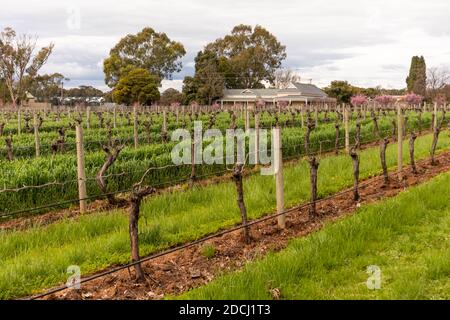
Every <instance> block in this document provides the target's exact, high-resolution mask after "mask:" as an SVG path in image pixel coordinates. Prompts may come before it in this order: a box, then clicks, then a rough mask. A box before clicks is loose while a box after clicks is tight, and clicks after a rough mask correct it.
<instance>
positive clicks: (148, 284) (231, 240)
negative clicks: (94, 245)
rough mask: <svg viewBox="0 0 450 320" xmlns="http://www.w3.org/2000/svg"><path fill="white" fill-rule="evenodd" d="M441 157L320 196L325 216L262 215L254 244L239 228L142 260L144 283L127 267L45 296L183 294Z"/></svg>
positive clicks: (428, 168) (304, 210)
mask: <svg viewBox="0 0 450 320" xmlns="http://www.w3.org/2000/svg"><path fill="white" fill-rule="evenodd" d="M437 158H438V164H437V165H435V166H432V165H431V164H430V161H429V160H424V161H419V162H417V164H416V165H417V168H418V170H419V173H418V174H417V175H414V174H413V173H412V170H411V168H410V167H406V168H404V170H403V175H404V180H403V181H401V182H400V181H398V180H397V178H396V176H397V175H396V174H391V175H390V183H389V184H388V185H384V183H383V179H382V177H380V176H377V177H374V178H371V179H367V180H366V181H364V182H362V183H361V187H360V190H359V191H360V195H361V199H360V201H358V202H355V201H354V200H353V194H352V192H351V189H348V191H349V192H339V193H337V194H336V195H335V196H334V197H328V198H325V199H322V200H320V201H318V202H317V210H318V212H319V214H320V216H319V217H318V218H316V219H314V220H310V219H309V218H308V207H307V206H300V207H298V208H296V209H295V210H293V211H291V212H289V214H287V216H286V229H282V230H281V229H279V228H278V226H277V219H276V217H273V218H270V219H267V218H262V220H261V223H257V224H255V225H253V226H252V227H251V236H252V241H251V243H250V244H245V243H244V242H243V241H242V237H241V235H242V231H241V230H237V231H233V232H230V233H228V234H225V235H221V236H218V237H216V238H213V239H210V240H208V241H206V242H204V243H202V244H196V245H193V246H191V247H189V248H186V249H183V250H180V251H176V252H173V253H170V254H167V255H163V256H159V257H157V258H155V259H152V260H150V261H147V262H145V263H143V264H142V267H143V270H144V272H145V274H146V281H145V282H143V283H136V282H135V280H134V271H133V269H132V268H131V269H124V270H121V271H118V272H115V273H113V274H110V275H107V276H104V277H101V278H98V279H95V280H93V281H89V282H86V283H83V284H82V288H81V289H80V290H72V289H66V290H64V291H61V292H58V293H55V294H52V295H49V296H47V297H46V298H45V299H162V298H164V297H165V296H166V295H179V294H181V293H183V292H186V291H188V290H190V289H192V288H195V287H199V286H202V285H204V284H206V283H208V282H210V281H211V280H213V279H214V278H216V277H217V276H219V275H222V274H224V273H228V272H231V271H235V270H238V269H240V268H242V267H243V266H244V265H245V264H246V263H248V262H249V261H254V260H256V259H259V258H262V257H263V256H264V255H266V254H267V253H268V252H270V251H273V252H276V251H280V250H281V249H283V248H285V247H286V246H287V244H288V242H289V240H291V239H293V238H298V237H302V236H305V235H307V234H309V233H311V232H314V231H316V230H319V229H320V228H321V227H322V226H323V225H324V223H325V222H328V221H334V220H337V219H341V218H343V217H345V216H347V215H349V214H352V213H354V212H355V211H356V209H357V208H358V207H359V206H361V204H364V203H371V202H375V201H378V200H380V199H383V198H387V197H393V196H395V195H397V194H398V193H400V192H402V191H403V190H405V189H406V188H407V187H408V186H413V185H418V184H421V183H423V182H426V181H428V180H429V179H431V178H433V177H435V176H437V175H439V174H440V173H443V172H446V171H448V170H449V169H450V152H445V153H442V154H440V155H439V156H438V157H437ZM205 245H208V246H213V247H214V248H215V254H214V256H213V257H212V258H207V257H205V255H204V253H203V250H202V249H203V248H204V246H205ZM271 292H272V291H271ZM274 298H276V292H275V291H274Z"/></svg>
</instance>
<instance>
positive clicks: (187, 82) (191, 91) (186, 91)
mask: <svg viewBox="0 0 450 320" xmlns="http://www.w3.org/2000/svg"><path fill="white" fill-rule="evenodd" d="M182 92H183V96H184V102H183V103H184V104H185V105H189V104H191V103H192V102H194V101H197V92H198V83H197V81H196V79H195V78H194V77H191V76H187V77H184V80H183V90H182Z"/></svg>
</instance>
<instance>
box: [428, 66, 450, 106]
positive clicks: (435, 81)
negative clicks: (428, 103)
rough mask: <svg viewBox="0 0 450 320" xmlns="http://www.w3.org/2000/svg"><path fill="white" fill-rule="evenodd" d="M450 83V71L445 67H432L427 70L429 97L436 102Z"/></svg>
mask: <svg viewBox="0 0 450 320" xmlns="http://www.w3.org/2000/svg"><path fill="white" fill-rule="evenodd" d="M449 83H450V70H449V69H447V68H444V67H441V68H438V67H432V68H428V70H427V91H428V96H429V97H430V98H431V99H432V100H434V99H435V98H436V97H437V96H438V95H439V94H440V93H442V91H443V89H444V88H445V86H446V85H447V84H449Z"/></svg>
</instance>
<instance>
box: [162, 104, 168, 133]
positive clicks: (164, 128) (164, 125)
mask: <svg viewBox="0 0 450 320" xmlns="http://www.w3.org/2000/svg"><path fill="white" fill-rule="evenodd" d="M162 131H163V132H167V112H166V109H164V110H163V130H162Z"/></svg>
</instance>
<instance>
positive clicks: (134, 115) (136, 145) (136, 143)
mask: <svg viewBox="0 0 450 320" xmlns="http://www.w3.org/2000/svg"><path fill="white" fill-rule="evenodd" d="M133 117H134V119H133V120H134V121H133V122H134V125H133V127H134V148H135V149H137V147H138V143H139V141H138V118H137V107H136V106H134V107H133Z"/></svg>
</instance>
